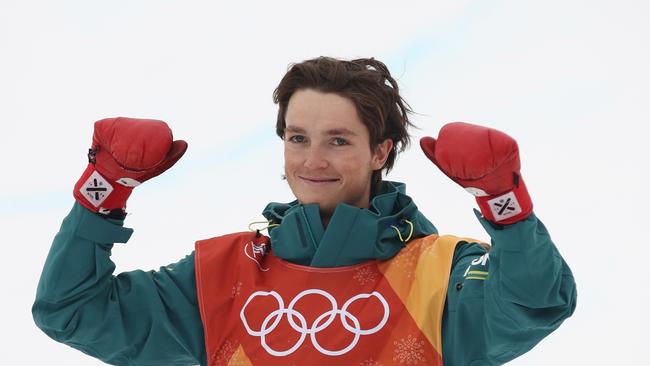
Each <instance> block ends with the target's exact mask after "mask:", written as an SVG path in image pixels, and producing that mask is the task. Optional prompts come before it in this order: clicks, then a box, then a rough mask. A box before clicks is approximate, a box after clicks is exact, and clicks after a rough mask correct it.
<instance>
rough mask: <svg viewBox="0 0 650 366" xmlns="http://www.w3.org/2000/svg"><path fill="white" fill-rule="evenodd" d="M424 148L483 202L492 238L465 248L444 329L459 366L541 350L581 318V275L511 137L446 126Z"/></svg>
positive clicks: (450, 355) (448, 353) (447, 351)
mask: <svg viewBox="0 0 650 366" xmlns="http://www.w3.org/2000/svg"><path fill="white" fill-rule="evenodd" d="M421 146H422V149H423V150H424V152H425V154H426V155H427V157H429V159H430V160H432V161H433V162H434V163H435V164H436V165H437V166H438V167H439V168H440V169H441V170H442V171H443V172H444V173H445V174H446V175H447V176H449V177H450V178H451V179H452V180H454V181H455V182H456V183H458V184H459V185H461V186H462V187H463V188H465V189H466V190H467V191H469V192H470V193H472V194H474V195H475V196H476V200H477V203H478V205H479V207H480V208H481V213H479V212H478V211H475V212H476V214H477V217H478V218H479V220H480V221H481V224H482V225H483V226H484V228H485V229H486V231H487V232H488V233H489V234H490V237H491V238H492V248H491V250H490V251H489V253H488V252H487V251H486V250H485V249H484V248H482V247H481V246H480V245H478V244H475V243H474V244H472V243H467V244H466V245H463V246H461V247H459V248H458V249H457V252H456V255H455V258H454V267H453V269H452V273H451V277H450V286H449V291H448V302H447V312H446V313H445V319H444V323H445V324H444V329H443V334H444V336H443V337H444V338H443V341H444V343H443V355H444V356H445V359H446V360H448V361H451V362H450V363H451V364H453V365H456V364H459V365H465V364H472V362H477V364H488V365H500V364H503V363H504V362H507V361H509V360H512V359H514V358H515V357H517V356H519V355H521V354H523V353H525V352H526V351H528V350H530V349H531V348H532V347H533V346H535V345H536V344H537V343H538V342H539V341H540V340H541V339H542V338H544V337H545V336H547V335H548V334H550V333H551V332H552V331H553V330H555V329H557V327H559V326H560V324H561V323H562V321H563V320H564V319H566V318H567V317H569V316H570V315H571V314H573V311H574V310H575V305H576V287H575V281H574V278H573V275H572V273H571V270H570V269H569V267H568V265H567V264H566V262H565V261H564V260H563V258H562V257H561V255H560V253H559V252H558V250H557V248H556V247H555V245H554V244H553V242H552V241H551V238H550V235H549V233H548V231H547V230H546V228H545V227H544V225H543V224H542V222H541V221H540V220H539V219H538V218H537V217H536V216H535V215H534V214H533V213H532V207H533V205H532V201H531V199H530V196H529V194H528V191H527V189H526V186H525V185H524V183H523V179H522V178H521V174H520V161H519V150H518V147H517V143H516V142H515V140H514V139H512V138H511V137H510V136H508V135H506V134H504V133H502V132H500V131H496V130H493V129H490V128H486V127H482V126H476V125H471V124H467V123H452V124H448V125H445V126H444V127H443V128H442V130H441V131H440V135H439V138H438V140H435V139H433V138H424V139H423V140H422V141H421Z"/></svg>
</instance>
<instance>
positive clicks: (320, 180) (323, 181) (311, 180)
mask: <svg viewBox="0 0 650 366" xmlns="http://www.w3.org/2000/svg"><path fill="white" fill-rule="evenodd" d="M298 178H300V179H302V180H304V181H305V182H307V183H312V184H327V183H334V182H338V181H339V180H338V179H337V178H311V177H301V176H298Z"/></svg>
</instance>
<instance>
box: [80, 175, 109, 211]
mask: <svg viewBox="0 0 650 366" xmlns="http://www.w3.org/2000/svg"><path fill="white" fill-rule="evenodd" d="M79 191H80V192H81V194H83V195H84V197H86V199H87V200H88V201H89V202H90V203H92V204H93V206H95V207H99V205H101V204H102V202H104V200H105V199H106V197H108V195H109V194H111V192H113V186H111V184H110V183H108V181H107V180H106V179H104V177H102V176H101V175H100V174H99V173H97V171H94V172H93V173H92V174H91V175H90V177H88V179H86V181H85V182H84V184H83V185H82V186H81V188H80V189H79Z"/></svg>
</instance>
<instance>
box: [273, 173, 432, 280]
mask: <svg viewBox="0 0 650 366" xmlns="http://www.w3.org/2000/svg"><path fill="white" fill-rule="evenodd" d="M262 214H263V215H264V217H266V219H267V220H269V221H271V222H272V223H275V224H280V226H276V227H274V228H272V229H270V230H269V232H270V233H269V235H270V237H271V248H272V250H273V252H274V254H275V255H276V256H278V257H280V258H282V259H285V260H287V261H289V262H292V263H296V264H301V265H307V266H312V267H338V266H346V265H352V264H357V263H360V262H364V261H367V260H371V259H379V260H384V259H388V258H391V257H393V256H394V255H395V254H397V252H399V251H400V249H402V248H403V247H404V246H405V243H404V242H403V240H405V239H407V238H408V237H409V236H410V237H411V238H417V237H422V236H426V235H430V234H434V233H436V232H437V230H436V228H435V227H434V226H433V224H432V223H431V222H429V220H427V218H426V217H424V215H422V213H420V211H418V209H417V206H416V205H415V203H414V202H413V200H412V199H411V197H409V196H407V195H406V186H405V185H404V184H403V183H398V182H388V181H383V182H382V183H381V186H380V190H379V193H378V194H377V195H376V196H375V197H373V199H372V200H371V201H370V207H369V208H359V207H355V206H351V205H348V204H345V203H341V204H339V205H338V206H337V207H336V209H335V210H334V213H333V214H332V217H331V219H330V222H329V224H328V226H327V228H326V229H324V228H323V224H322V222H321V217H320V211H319V208H318V205H316V204H308V205H302V204H300V203H298V201H293V202H290V203H277V202H271V203H269V204H268V205H267V206H266V208H265V209H264V211H263V212H262ZM405 220H408V221H410V222H411V223H412V224H413V229H412V233H411V226H410V225H409V224H408V223H407V222H406V221H405ZM393 226H394V227H395V228H397V229H399V233H398V231H397V230H396V229H395V228H394V227H393ZM409 234H412V235H409ZM400 235H401V236H402V238H401V239H400Z"/></svg>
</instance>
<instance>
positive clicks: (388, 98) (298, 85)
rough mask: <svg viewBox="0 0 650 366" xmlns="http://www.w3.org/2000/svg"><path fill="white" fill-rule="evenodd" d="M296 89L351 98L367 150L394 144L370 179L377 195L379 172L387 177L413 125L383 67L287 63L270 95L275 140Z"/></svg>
mask: <svg viewBox="0 0 650 366" xmlns="http://www.w3.org/2000/svg"><path fill="white" fill-rule="evenodd" d="M300 89H314V90H316V91H320V92H323V93H335V94H338V95H340V96H342V97H346V98H348V99H350V100H351V101H352V102H353V103H354V105H355V106H356V109H357V113H359V117H360V119H361V121H362V122H363V124H364V125H365V126H366V128H367V129H368V132H369V135H370V149H371V150H374V148H375V147H377V145H379V144H380V143H381V142H383V141H385V140H386V139H391V140H392V141H393V148H392V149H391V151H390V152H389V154H388V158H387V159H386V163H385V164H384V166H383V168H382V169H379V170H376V171H374V172H373V175H372V186H371V192H372V195H374V194H376V189H377V187H378V185H379V182H381V179H382V171H386V173H388V172H389V171H390V170H391V169H392V168H393V165H394V163H395V159H396V157H397V154H398V153H400V152H402V151H404V150H405V149H406V147H407V146H408V145H409V143H410V136H409V134H408V131H407V129H408V128H409V127H410V126H413V124H412V123H411V122H410V121H409V117H408V115H409V114H410V113H413V110H412V109H411V107H410V106H409V105H408V103H406V101H405V100H404V99H403V98H402V97H401V96H400V94H399V87H398V85H397V82H396V81H395V79H394V78H393V77H392V76H391V74H390V72H389V71H388V68H387V67H386V65H385V64H384V63H383V62H381V61H378V60H375V59H374V58H360V59H355V60H351V61H346V60H339V59H335V58H331V57H323V56H321V57H317V58H314V59H310V60H306V61H303V62H301V63H296V64H292V65H290V66H289V68H288V70H287V73H286V74H285V75H284V77H283V78H282V80H281V81H280V84H279V85H278V87H277V88H276V89H275V90H274V91H273V102H274V103H275V104H278V105H279V109H278V119H277V123H276V126H275V129H276V133H277V134H278V136H280V138H284V130H285V128H286V121H285V115H286V113H287V106H288V105H289V99H290V98H291V96H292V95H293V93H295V92H296V91H298V90H300Z"/></svg>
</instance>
